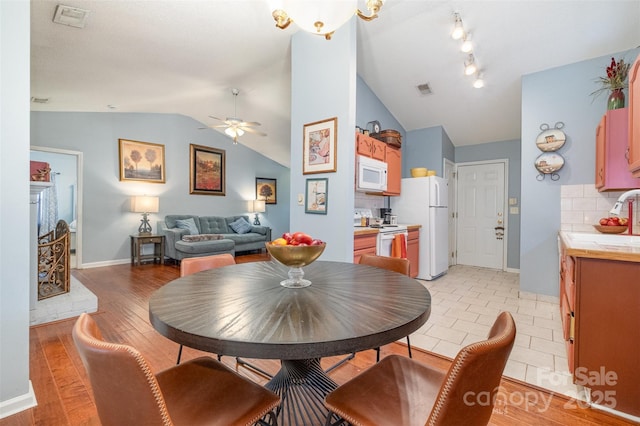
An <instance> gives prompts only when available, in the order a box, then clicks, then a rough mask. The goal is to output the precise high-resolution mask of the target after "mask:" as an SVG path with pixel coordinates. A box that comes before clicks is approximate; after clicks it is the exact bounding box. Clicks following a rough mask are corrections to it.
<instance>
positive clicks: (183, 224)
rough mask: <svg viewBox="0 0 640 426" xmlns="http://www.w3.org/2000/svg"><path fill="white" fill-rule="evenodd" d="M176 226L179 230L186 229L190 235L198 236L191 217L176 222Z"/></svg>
mask: <svg viewBox="0 0 640 426" xmlns="http://www.w3.org/2000/svg"><path fill="white" fill-rule="evenodd" d="M176 226H177V227H178V228H180V229H187V230H188V231H189V234H191V235H198V234H199V233H200V231H198V227H197V226H196V222H195V221H194V220H193V218H192V217H190V218H189V219H182V220H176Z"/></svg>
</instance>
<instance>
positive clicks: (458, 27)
mask: <svg viewBox="0 0 640 426" xmlns="http://www.w3.org/2000/svg"><path fill="white" fill-rule="evenodd" d="M453 16H454V18H455V22H454V24H453V31H452V32H451V38H452V39H454V40H460V39H461V38H462V37H463V36H464V28H463V27H462V18H460V14H459V13H454V14H453Z"/></svg>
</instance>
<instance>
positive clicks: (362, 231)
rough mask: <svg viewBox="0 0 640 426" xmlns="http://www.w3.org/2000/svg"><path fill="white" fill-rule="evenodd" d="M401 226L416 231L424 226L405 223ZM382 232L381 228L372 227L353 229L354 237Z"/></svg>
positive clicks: (356, 227) (355, 227)
mask: <svg viewBox="0 0 640 426" xmlns="http://www.w3.org/2000/svg"><path fill="white" fill-rule="evenodd" d="M399 225H402V226H406V227H407V229H415V228H421V227H422V225H405V224H404V223H399ZM379 231H380V228H372V227H370V226H362V227H360V226H354V227H353V235H369V234H377V233H378V232H379Z"/></svg>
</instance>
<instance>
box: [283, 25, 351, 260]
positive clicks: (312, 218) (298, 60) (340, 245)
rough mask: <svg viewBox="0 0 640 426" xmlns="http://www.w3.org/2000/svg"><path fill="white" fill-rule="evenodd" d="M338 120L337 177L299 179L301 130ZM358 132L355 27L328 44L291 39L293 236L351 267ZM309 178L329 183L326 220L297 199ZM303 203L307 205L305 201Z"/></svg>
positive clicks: (302, 36)
mask: <svg viewBox="0 0 640 426" xmlns="http://www.w3.org/2000/svg"><path fill="white" fill-rule="evenodd" d="M332 117H337V119H338V131H337V155H336V158H337V171H336V172H332V173H317V174H307V175H303V170H302V158H303V155H302V152H303V150H302V148H303V141H302V134H303V129H304V125H305V124H307V123H313V122H316V121H320V120H325V119H329V118H332ZM355 127H356V22H355V19H351V21H349V22H348V23H347V24H346V25H344V26H342V27H341V28H340V29H339V30H337V31H336V32H335V34H334V35H333V37H332V38H331V41H327V40H325V39H324V38H323V37H318V36H316V35H313V34H309V33H307V32H304V31H299V32H297V33H295V34H294V35H293V37H292V38H291V196H290V198H291V200H292V202H291V208H290V217H291V230H292V231H298V230H300V231H305V232H307V233H309V234H310V235H312V236H314V237H317V238H321V239H322V240H325V241H327V248H326V249H325V252H324V253H323V254H322V260H333V261H343V262H353V208H354V176H355V174H354V173H355V140H354V138H355V136H354V135H355ZM310 178H326V179H328V190H327V214H326V215H320V214H309V213H305V208H304V206H299V205H298V204H297V202H296V201H297V194H304V193H305V184H306V181H307V180H308V179H310ZM305 201H306V200H305Z"/></svg>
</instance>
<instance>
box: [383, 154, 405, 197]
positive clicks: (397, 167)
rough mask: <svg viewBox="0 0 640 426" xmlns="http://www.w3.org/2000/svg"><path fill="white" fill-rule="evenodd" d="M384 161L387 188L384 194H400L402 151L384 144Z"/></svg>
mask: <svg viewBox="0 0 640 426" xmlns="http://www.w3.org/2000/svg"><path fill="white" fill-rule="evenodd" d="M385 159H386V160H385V161H386V162H387V190H386V191H385V192H384V195H400V186H401V183H402V151H401V150H400V148H395V147H393V146H391V145H386V144H385Z"/></svg>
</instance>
